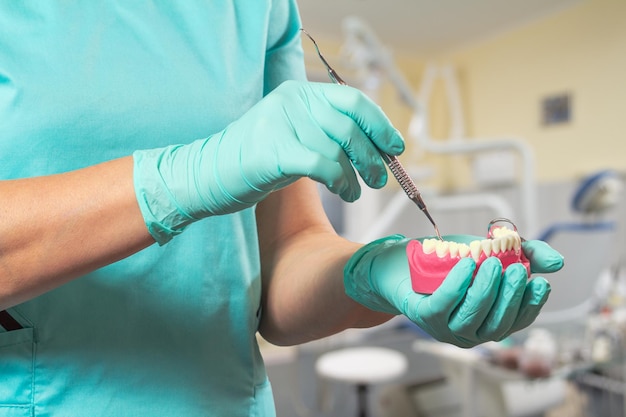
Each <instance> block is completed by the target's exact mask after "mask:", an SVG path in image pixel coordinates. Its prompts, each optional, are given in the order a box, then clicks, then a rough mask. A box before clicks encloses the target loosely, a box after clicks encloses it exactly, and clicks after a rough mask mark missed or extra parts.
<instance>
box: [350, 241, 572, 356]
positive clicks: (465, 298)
mask: <svg viewBox="0 0 626 417" xmlns="http://www.w3.org/2000/svg"><path fill="white" fill-rule="evenodd" d="M467 238H468V240H473V239H480V237H471V236H468V237H467ZM444 239H445V238H444ZM445 240H447V239H445ZM408 242H409V239H407V238H405V237H404V236H401V235H394V236H389V237H386V238H383V239H379V240H377V241H374V242H372V243H369V244H368V245H366V246H364V247H363V248H361V249H360V250H359V251H357V252H356V253H355V254H354V256H353V257H352V258H351V259H350V260H349V262H348V263H347V265H346V267H345V270H344V284H345V289H346V293H347V294H348V295H349V296H350V297H351V298H353V299H354V300H356V301H357V302H359V303H361V304H363V305H365V306H366V307H368V308H370V309H372V310H376V311H382V312H386V313H391V314H404V315H405V316H407V317H408V318H409V319H410V320H411V321H413V322H414V323H415V324H417V325H418V326H420V327H421V328H422V329H423V330H424V331H426V332H427V333H428V334H430V335H431V336H433V337H434V338H435V339H437V340H439V341H442V342H448V343H451V344H454V345H457V346H460V347H472V346H475V345H478V344H480V343H483V342H487V341H492V340H496V341H497V340H502V339H503V338H505V337H507V336H508V335H510V334H511V333H513V332H515V331H518V330H521V329H523V328H525V327H526V326H528V325H530V324H531V323H532V322H533V321H534V320H535V318H536V317H537V315H538V314H539V312H540V310H541V307H542V306H543V304H544V303H545V302H546V301H547V299H548V294H549V292H550V285H549V283H548V282H547V281H546V280H545V279H544V278H542V277H535V278H533V279H532V280H530V281H528V274H527V272H526V269H525V268H524V267H523V266H522V265H521V264H513V265H511V266H509V267H508V268H507V269H506V271H505V272H504V274H502V264H501V263H500V260H499V259H497V258H495V257H492V258H488V259H487V260H485V262H483V264H482V265H481V267H480V269H479V270H478V272H477V274H476V276H475V278H474V280H473V282H472V275H473V273H474V270H475V268H476V263H475V262H474V260H473V259H472V258H464V259H461V260H460V261H459V262H458V263H457V264H456V266H455V267H454V268H452V270H451V271H450V273H449V274H448V276H447V277H446V279H445V280H444V281H443V283H442V284H441V286H440V287H439V288H438V289H437V290H436V291H435V292H434V293H433V294H432V295H422V294H418V293H415V292H414V291H413V289H412V287H411V278H410V273H409V265H408V260H407V256H406V245H407V243H408ZM522 249H523V251H524V254H525V255H526V257H527V258H528V259H529V261H530V264H531V271H532V272H533V273H534V272H539V273H549V272H555V271H558V270H559V269H561V268H562V266H563V257H562V256H561V255H560V254H559V253H558V252H557V251H555V250H554V249H552V248H551V247H550V246H549V245H548V244H546V243H545V242H542V241H527V242H524V243H523V244H522ZM470 284H471V285H470Z"/></svg>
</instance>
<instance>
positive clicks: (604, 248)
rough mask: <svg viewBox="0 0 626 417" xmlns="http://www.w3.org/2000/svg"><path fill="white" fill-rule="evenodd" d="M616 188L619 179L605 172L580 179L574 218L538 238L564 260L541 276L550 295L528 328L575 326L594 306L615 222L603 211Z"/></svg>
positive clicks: (611, 256) (616, 195)
mask: <svg viewBox="0 0 626 417" xmlns="http://www.w3.org/2000/svg"><path fill="white" fill-rule="evenodd" d="M622 187H623V186H622V180H621V178H620V177H619V175H618V174H617V173H616V172H614V171H610V170H607V171H600V172H596V173H594V174H592V175H590V176H588V177H586V178H584V179H583V180H582V181H581V182H580V184H579V186H578V188H577V189H576V190H575V193H574V197H573V199H572V203H571V209H572V212H573V213H574V214H575V215H577V216H578V217H579V219H577V220H572V221H564V222H556V223H554V224H552V225H550V226H549V227H547V228H546V229H545V230H544V231H543V232H542V233H541V234H540V235H539V236H538V239H540V240H544V241H546V242H548V243H549V244H550V246H552V247H553V248H555V249H556V250H558V251H559V252H560V253H561V254H562V255H563V256H564V258H565V264H564V267H563V269H562V270H561V271H559V272H556V273H554V274H550V275H549V276H548V277H547V278H548V280H549V281H550V286H551V287H552V291H551V292H550V298H549V299H548V301H547V303H546V304H545V305H544V307H543V309H542V312H541V314H540V315H539V317H538V318H537V320H536V321H535V323H534V326H546V327H550V328H554V327H557V326H562V325H564V324H571V323H576V322H578V323H580V322H582V321H584V319H585V317H586V316H587V315H588V314H589V313H590V312H591V310H592V309H593V308H594V307H595V306H596V304H597V302H598V301H599V300H598V299H597V291H596V290H597V287H598V284H599V281H600V279H601V278H602V277H603V274H604V275H606V274H608V273H610V270H611V266H612V265H613V264H614V263H615V261H616V259H615V257H616V253H615V247H616V242H617V234H618V224H617V222H616V221H615V220H614V219H613V218H611V216H610V215H609V212H610V211H611V209H613V208H615V206H616V205H617V204H618V202H619V199H620V196H621V191H622Z"/></svg>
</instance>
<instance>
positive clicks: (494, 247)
mask: <svg viewBox="0 0 626 417" xmlns="http://www.w3.org/2000/svg"><path fill="white" fill-rule="evenodd" d="M492 236H493V239H483V240H474V241H472V242H470V244H469V245H466V244H465V243H457V242H448V241H441V240H439V239H425V240H424V241H423V242H422V248H423V251H424V253H425V254H430V253H433V252H435V253H436V254H437V256H438V257H440V258H443V257H445V256H450V257H456V256H460V257H462V258H466V257H468V256H471V257H472V258H474V260H476V261H478V260H479V258H480V256H481V254H483V253H484V254H485V256H491V255H492V254H494V255H497V254H499V253H501V252H505V251H507V250H512V249H514V250H516V251H518V250H520V248H521V246H522V243H521V239H520V237H519V235H518V234H517V232H515V231H513V230H509V229H507V228H504V227H502V228H494V229H493V230H492Z"/></svg>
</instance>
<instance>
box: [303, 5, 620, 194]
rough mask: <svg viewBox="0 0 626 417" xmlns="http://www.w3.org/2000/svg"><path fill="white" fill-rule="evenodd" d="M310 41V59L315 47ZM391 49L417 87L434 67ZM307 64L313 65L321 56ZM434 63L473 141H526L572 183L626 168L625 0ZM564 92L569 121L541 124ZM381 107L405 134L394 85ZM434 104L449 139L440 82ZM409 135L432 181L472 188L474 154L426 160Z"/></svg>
mask: <svg viewBox="0 0 626 417" xmlns="http://www.w3.org/2000/svg"><path fill="white" fill-rule="evenodd" d="M318 43H319V44H320V47H322V49H323V51H324V53H325V54H326V55H327V58H330V59H329V61H331V63H333V65H335V66H336V67H337V69H338V70H341V71H347V70H346V69H344V68H342V67H341V61H340V59H339V56H338V55H337V54H338V51H339V46H338V45H336V44H333V43H332V42H327V41H325V40H324V39H323V38H320V39H318ZM304 45H305V51H306V52H307V54H310V56H309V58H311V57H312V53H313V49H312V48H310V46H311V45H308V42H305V43H304ZM389 46H390V47H391V48H392V50H393V45H389ZM394 52H395V53H394V60H395V62H396V64H397V65H398V67H399V68H400V70H401V71H402V73H403V75H405V76H406V78H407V79H408V81H409V82H410V84H411V86H412V87H413V88H414V90H415V91H417V90H418V87H419V85H420V82H421V78H422V75H423V70H424V68H425V65H426V64H427V61H425V60H423V59H418V58H415V57H412V56H410V54H407V53H406V52H400V51H394ZM307 62H308V63H310V64H311V65H312V66H315V65H316V62H315V57H312V58H311V59H307ZM429 62H435V63H437V64H444V65H445V64H453V65H454V67H455V68H456V71H457V74H458V77H459V84H460V88H461V93H462V100H463V106H464V117H465V122H466V133H467V135H468V137H469V138H470V140H479V139H472V138H480V139H489V138H498V137H502V136H505V137H515V138H519V139H521V140H523V141H525V142H527V143H528V144H529V145H530V146H531V148H532V149H533V151H534V153H535V156H536V172H535V174H536V178H537V179H538V180H539V181H560V180H571V179H574V178H579V177H581V176H583V175H586V174H589V173H591V172H593V171H595V170H598V169H604V168H614V169H619V170H622V171H626V0H583V1H581V2H580V3H579V4H578V5H577V6H575V7H573V8H570V9H567V10H565V11H560V12H558V13H555V14H552V15H550V16H548V17H545V18H543V19H541V20H538V21H535V22H530V23H528V24H526V25H523V26H520V27H518V28H515V29H512V30H511V31H509V32H506V33H501V34H499V35H498V36H494V37H492V38H490V39H487V40H484V41H481V42H477V43H475V44H473V45H470V46H468V47H466V48H464V49H463V50H459V51H455V52H454V53H449V54H447V55H441V56H436V57H432V59H431V61H429ZM318 69H319V67H318ZM342 75H344V72H342ZM347 75H349V73H348V74H347ZM344 78H347V77H345V76H344ZM560 93H568V94H570V95H571V97H572V100H573V102H572V111H573V114H572V121H571V122H570V123H567V124H564V125H557V126H544V125H542V123H541V101H542V99H544V98H545V97H546V96H549V95H552V94H560ZM378 102H379V104H380V105H381V107H382V108H383V109H384V110H385V112H386V113H387V114H388V115H389V117H390V119H391V120H392V121H393V122H394V124H395V125H396V126H397V127H398V129H399V130H400V131H402V132H404V133H405V135H406V134H407V128H408V124H409V120H410V117H411V112H410V110H409V109H408V108H407V107H406V106H404V105H403V104H401V103H400V102H399V101H398V97H397V94H396V92H395V91H394V89H393V88H392V87H391V86H390V85H389V83H384V84H383V88H382V89H381V91H380V92H379V97H378ZM428 105H429V111H430V126H431V132H430V133H431V134H432V136H433V137H434V138H435V139H436V140H443V139H445V138H446V137H447V135H448V129H449V124H450V119H449V114H448V108H447V103H446V99H445V97H444V90H443V85H442V84H441V82H439V83H438V84H436V85H435V89H434V94H433V95H432V97H431V100H430V102H429V103H428ZM407 138H408V135H407ZM408 139H409V146H408V151H407V153H406V154H405V155H404V156H403V159H404V160H405V161H409V163H412V162H415V163H417V164H421V165H426V166H432V167H433V168H434V169H435V173H436V174H435V176H434V177H433V178H432V179H431V181H430V182H431V183H432V184H434V185H437V186H439V187H440V188H442V189H444V190H445V189H448V190H450V189H454V188H457V187H465V186H467V185H468V182H469V183H470V185H471V181H470V180H469V178H471V176H472V175H471V168H470V159H469V158H460V157H442V156H436V155H432V154H424V153H423V152H420V150H419V149H417V147H416V146H415V145H414V144H413V143H411V140H410V138H408Z"/></svg>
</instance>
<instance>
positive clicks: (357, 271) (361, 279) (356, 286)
mask: <svg viewBox="0 0 626 417" xmlns="http://www.w3.org/2000/svg"><path fill="white" fill-rule="evenodd" d="M405 239H406V237H405V236H403V235H399V234H397V235H391V236H386V237H383V238H380V239H377V240H375V241H373V242H370V243H368V244H367V245H365V246H363V247H362V248H361V249H359V250H358V251H356V253H355V254H354V255H352V257H351V258H350V259H349V260H348V263H347V264H346V266H345V267H344V270H343V283H344V288H345V292H346V294H347V295H348V297H350V298H352V299H353V300H354V301H356V302H357V303H359V304H362V305H364V306H365V307H367V308H369V309H370V310H374V311H380V312H383V313H388V314H396V315H397V314H402V313H401V312H400V311H399V310H398V309H397V308H396V307H394V306H393V305H392V304H391V303H390V302H388V301H387V300H385V299H384V298H383V297H382V296H381V295H379V294H378V293H377V292H376V290H375V289H374V288H372V284H371V277H370V272H371V267H372V262H373V260H374V259H375V257H376V255H375V254H374V253H373V252H374V250H376V252H378V251H379V250H380V247H381V246H383V247H384V246H392V245H394V244H396V243H397V242H399V241H402V240H405Z"/></svg>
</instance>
